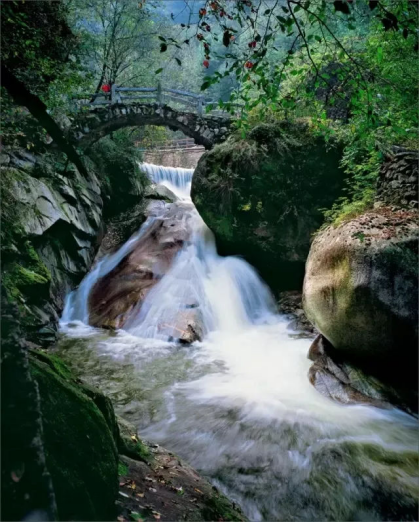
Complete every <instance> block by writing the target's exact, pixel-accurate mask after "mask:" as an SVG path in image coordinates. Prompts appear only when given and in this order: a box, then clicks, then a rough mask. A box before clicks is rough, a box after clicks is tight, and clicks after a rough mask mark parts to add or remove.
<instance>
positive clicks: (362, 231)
mask: <svg viewBox="0 0 419 522" xmlns="http://www.w3.org/2000/svg"><path fill="white" fill-rule="evenodd" d="M418 239H419V224H418V220H417V214H416V213H415V212H413V211H405V210H398V211H393V210H391V209H389V208H382V209H378V210H375V211H370V212H367V213H365V214H363V215H362V216H359V217H357V218H355V219H352V220H350V221H348V222H345V223H343V224H341V225H339V226H337V227H335V228H334V227H332V226H331V227H328V228H326V229H325V230H323V231H321V232H320V233H319V234H318V235H317V236H316V238H315V240H314V242H313V244H312V247H311V250H310V255H309V257H308V260H307V265H306V276H305V280H304V290H303V303H304V309H305V312H306V314H307V317H308V318H309V320H310V321H311V322H312V323H313V324H314V325H315V327H316V328H317V329H318V330H319V332H321V333H322V334H323V335H324V337H325V338H326V339H327V340H328V341H329V342H330V343H331V344H332V346H333V348H334V349H335V350H336V351H337V352H339V353H340V354H341V355H342V356H343V357H344V358H345V359H346V360H348V361H349V360H350V361H353V362H355V363H356V364H358V365H359V366H360V367H364V368H365V369H367V370H368V371H369V372H370V373H372V374H376V375H378V376H380V377H383V378H384V380H385V381H386V382H391V383H392V384H397V385H402V386H410V387H412V388H413V389H414V388H416V382H417V335H418V324H417V317H418V301H417V296H418Z"/></svg>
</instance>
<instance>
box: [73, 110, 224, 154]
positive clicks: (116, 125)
mask: <svg viewBox="0 0 419 522" xmlns="http://www.w3.org/2000/svg"><path fill="white" fill-rule="evenodd" d="M144 125H158V126H164V127H168V128H169V129H171V130H180V131H182V132H183V133H184V134H185V135H186V136H189V137H190V138H193V139H194V140H195V143H196V144H197V145H202V146H204V147H205V148H206V149H211V148H212V147H213V146H214V145H215V144H216V143H220V142H222V141H224V140H225V139H226V138H227V137H228V135H229V134H230V132H231V119H230V118H229V117H228V116H216V115H211V114H208V115H204V116H199V115H198V114H194V113H191V112H183V111H180V110H177V109H174V108H173V107H170V106H169V105H160V104H158V103H130V104H122V103H120V104H113V105H108V106H105V107H95V108H92V109H89V110H88V111H87V112H83V113H80V114H79V115H77V117H76V118H75V119H74V122H73V125H72V126H71V128H70V129H69V131H68V132H69V139H70V140H71V141H72V142H73V143H75V144H76V145H78V146H81V147H83V148H87V147H89V146H90V145H92V144H93V143H95V142H96V141H97V140H99V139H100V138H103V137H104V136H106V135H107V134H110V133H111V132H114V131H116V130H118V129H121V128H123V127H138V126H144Z"/></svg>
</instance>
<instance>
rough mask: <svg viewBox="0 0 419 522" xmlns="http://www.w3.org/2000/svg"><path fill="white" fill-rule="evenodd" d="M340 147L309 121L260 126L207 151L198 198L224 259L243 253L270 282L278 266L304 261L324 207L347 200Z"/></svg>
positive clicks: (195, 189)
mask: <svg viewBox="0 0 419 522" xmlns="http://www.w3.org/2000/svg"><path fill="white" fill-rule="evenodd" d="M340 157H341V150H340V148H339V145H338V144H334V145H332V144H329V143H326V142H325V141H324V140H323V139H321V138H319V137H318V136H317V135H316V134H315V133H314V132H313V131H312V130H311V129H310V127H309V126H308V125H306V124H303V123H297V124H289V123H287V122H282V123H279V124H275V125H274V124H262V125H258V126H257V127H255V128H254V129H252V130H251V131H250V132H249V134H248V135H247V136H246V137H245V138H242V137H241V136H238V135H234V136H232V137H231V138H229V139H228V140H227V141H225V142H224V143H222V144H219V145H216V146H215V147H214V148H213V149H212V150H211V151H209V152H207V153H205V154H204V155H203V156H202V157H201V159H200V161H199V163H198V166H197V168H196V169H195V174H194V179H193V182H192V199H193V201H194V203H195V205H196V207H197V209H198V211H199V213H200V214H201V216H202V217H203V219H204V221H205V222H206V224H207V225H208V226H209V228H210V229H211V230H212V231H213V232H214V234H215V237H216V239H217V244H218V246H219V248H220V251H221V252H222V253H223V254H241V255H244V256H246V258H247V259H248V260H249V261H250V262H251V263H252V264H254V265H255V266H256V268H258V269H259V270H260V272H261V274H262V276H263V277H264V278H266V279H267V280H268V282H269V273H271V272H272V268H271V267H272V264H273V263H276V262H278V261H286V262H289V261H297V262H304V261H305V259H306V257H307V254H308V250H309V246H310V242H311V234H312V233H313V232H314V231H315V230H317V229H318V228H319V226H320V225H321V224H322V222H323V215H322V212H321V210H320V209H321V208H325V207H328V206H331V205H332V204H333V202H334V201H335V200H336V198H337V197H338V196H339V195H340V194H341V190H342V188H343V178H344V175H343V171H342V169H340V167H339V161H340Z"/></svg>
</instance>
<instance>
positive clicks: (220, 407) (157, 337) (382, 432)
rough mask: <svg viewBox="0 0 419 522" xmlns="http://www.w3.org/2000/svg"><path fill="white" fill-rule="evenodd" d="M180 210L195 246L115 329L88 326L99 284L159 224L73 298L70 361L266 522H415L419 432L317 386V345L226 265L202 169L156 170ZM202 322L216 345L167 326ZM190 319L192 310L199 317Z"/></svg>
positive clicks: (395, 416) (151, 170)
mask: <svg viewBox="0 0 419 522" xmlns="http://www.w3.org/2000/svg"><path fill="white" fill-rule="evenodd" d="M144 169H145V170H146V171H147V172H148V174H149V176H150V177H151V178H152V179H153V180H154V181H155V182H158V183H160V184H164V185H166V187H168V188H169V189H170V190H172V191H173V192H174V193H176V195H177V196H178V198H179V199H178V201H177V202H175V203H168V204H166V205H164V206H163V207H162V208H161V210H160V211H159V212H160V213H159V214H158V215H157V217H158V218H159V219H163V220H164V219H165V215H166V214H165V213H166V212H168V210H169V209H170V208H171V209H172V211H173V205H176V206H177V207H176V208H178V209H179V220H183V221H182V223H183V222H185V226H188V227H189V228H190V240H188V241H185V243H184V246H183V248H182V249H181V250H180V252H179V253H178V254H177V256H176V257H175V260H174V262H173V265H172V267H171V268H170V270H169V271H168V272H167V273H166V274H165V275H164V276H163V277H162V279H161V280H160V281H159V282H158V283H157V284H156V285H155V286H154V287H153V288H152V289H151V290H150V292H149V293H148V294H147V295H146V298H145V300H144V303H143V304H142V306H141V308H139V307H136V308H134V310H133V311H132V312H131V315H130V318H129V320H128V321H127V322H126V323H125V325H124V327H123V329H119V330H117V331H115V332H113V331H107V330H102V329H99V328H93V327H91V326H89V325H88V321H89V310H88V296H89V292H90V290H91V288H92V287H93V285H94V284H95V283H96V282H97V281H98V280H99V278H100V277H103V276H104V275H106V274H107V273H109V272H110V271H111V270H112V269H113V268H114V267H115V266H117V264H118V263H119V262H120V261H121V260H122V259H123V257H124V256H125V255H126V254H127V253H128V252H129V251H130V249H132V248H133V245H135V244H138V243H139V242H141V238H142V237H143V234H144V233H145V231H146V230H147V228H148V227H150V226H151V224H152V223H153V220H155V219H156V214H155V213H154V214H153V213H151V215H150V216H149V218H148V219H147V221H146V222H145V223H144V225H143V226H142V228H141V230H139V231H138V233H137V234H136V235H135V236H134V237H133V238H131V239H130V240H129V241H128V242H127V243H126V244H125V245H124V246H122V247H121V248H120V250H119V251H118V252H116V253H114V254H113V255H110V256H107V257H105V258H103V259H102V260H101V261H99V262H98V263H97V264H96V265H95V267H94V268H93V269H92V271H91V272H90V274H88V275H87V276H86V277H85V279H84V281H83V282H82V283H81V285H80V287H79V289H78V290H77V291H76V292H74V293H73V294H72V295H71V296H69V298H68V299H67V305H66V309H65V311H64V314H63V318H62V321H61V329H62V337H61V341H60V343H59V347H58V350H59V352H60V354H61V355H62V357H63V358H64V359H65V360H66V361H68V362H69V363H70V365H71V366H72V367H73V369H74V370H75V371H76V373H77V374H78V376H79V377H81V378H82V379H84V380H86V381H87V382H89V383H91V384H93V385H96V386H98V387H99V388H100V389H101V390H102V391H104V392H105V393H106V394H108V395H109V397H110V398H111V399H112V401H113V403H114V406H115V409H116V412H117V413H118V414H120V415H121V416H123V417H124V418H126V419H127V420H129V421H130V422H132V423H133V424H135V425H136V426H137V427H138V430H139V433H140V435H141V436H142V437H143V438H146V439H148V440H152V441H153V442H157V443H159V444H162V445H164V446H165V447H167V448H168V449H170V450H172V451H174V452H176V453H178V454H179V455H180V456H181V457H183V458H184V459H185V460H186V461H188V463H190V464H191V465H192V466H193V467H195V468H196V469H197V470H198V471H199V472H200V473H201V474H203V475H205V476H206V477H208V479H209V480H210V481H211V482H212V483H213V484H214V485H216V486H217V487H218V488H219V489H220V490H222V491H223V492H224V493H226V494H227V495H228V496H229V497H230V498H231V499H232V500H235V501H237V502H238V503H239V504H240V505H241V507H242V508H243V510H244V512H245V514H246V515H247V517H248V518H249V519H250V520H252V521H259V520H266V521H270V520H340V521H343V520H365V521H372V520H415V519H416V514H417V500H416V499H417V495H418V481H417V471H418V432H417V424H416V421H415V419H413V418H412V417H410V416H408V415H407V414H405V413H403V412H401V411H399V410H396V409H393V410H384V409H378V408H375V407H371V406H366V405H351V406H348V405H341V404H338V403H336V402H333V401H331V400H329V399H327V398H325V397H323V396H322V395H321V394H319V393H318V392H317V391H316V390H315V389H314V388H313V387H312V386H311V385H310V383H309V381H308V378H307V372H308V369H309V366H310V364H311V362H310V361H309V360H308V359H307V352H308V349H309V346H310V343H311V340H310V339H308V338H305V337H304V335H302V334H301V332H297V331H293V330H291V329H290V328H289V324H288V322H289V321H288V320H287V318H286V317H284V316H281V315H279V314H278V313H277V312H276V310H275V303H274V299H273V297H272V295H271V293H270V291H269V289H268V288H267V286H266V285H265V284H264V282H263V281H262V280H261V279H260V278H259V276H258V274H257V273H256V272H255V271H254V270H253V268H252V267H251V266H250V265H248V264H247V263H246V262H245V261H244V260H242V259H240V258H237V257H226V258H225V257H224V258H223V257H220V256H218V255H217V252H216V247H215V242H214V239H213V237H212V234H211V232H210V231H209V230H208V228H207V227H206V225H205V224H204V223H203V221H202V219H201V218H200V216H199V214H198V212H197V211H196V209H195V207H194V206H193V204H192V202H191V200H190V196H189V193H190V184H191V179H192V174H193V171H192V170H188V169H173V168H169V167H158V166H153V165H148V164H146V165H144ZM185 310H187V311H190V310H194V313H198V317H199V321H200V323H201V326H202V331H203V334H204V335H203V340H202V341H197V342H195V343H193V344H190V345H185V344H180V343H178V342H176V335H174V334H173V332H172V333H171V335H168V333H167V329H165V328H162V327H161V325H162V324H168V323H172V322H173V320H174V319H175V318H176V316H177V315H179V314H182V313H184V312H185ZM188 313H189V312H188Z"/></svg>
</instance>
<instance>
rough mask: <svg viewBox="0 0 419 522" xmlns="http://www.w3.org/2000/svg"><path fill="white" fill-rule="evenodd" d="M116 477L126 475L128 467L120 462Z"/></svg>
mask: <svg viewBox="0 0 419 522" xmlns="http://www.w3.org/2000/svg"><path fill="white" fill-rule="evenodd" d="M118 475H122V476H125V475H128V466H127V465H126V464H124V463H123V462H121V461H119V464H118Z"/></svg>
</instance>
